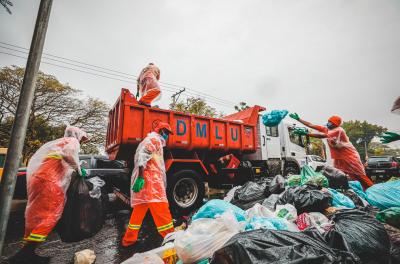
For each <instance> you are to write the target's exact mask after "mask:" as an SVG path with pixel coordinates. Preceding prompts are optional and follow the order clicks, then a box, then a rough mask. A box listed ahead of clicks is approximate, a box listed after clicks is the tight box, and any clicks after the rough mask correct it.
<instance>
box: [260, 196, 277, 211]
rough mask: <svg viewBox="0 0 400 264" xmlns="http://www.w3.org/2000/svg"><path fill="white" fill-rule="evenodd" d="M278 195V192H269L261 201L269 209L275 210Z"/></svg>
mask: <svg viewBox="0 0 400 264" xmlns="http://www.w3.org/2000/svg"><path fill="white" fill-rule="evenodd" d="M279 196H280V195H279V194H271V195H270V196H269V197H268V198H267V199H265V200H264V201H263V202H262V205H263V206H265V207H266V208H268V209H269V210H271V211H275V205H276V202H277V201H278V199H279Z"/></svg>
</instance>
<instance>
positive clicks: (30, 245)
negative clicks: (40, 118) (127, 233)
mask: <svg viewBox="0 0 400 264" xmlns="http://www.w3.org/2000/svg"><path fill="white" fill-rule="evenodd" d="M87 139H88V138H87V135H86V133H85V132H84V131H83V130H81V129H79V128H77V127H73V126H68V127H67V128H66V129H65V133H64V137H63V138H60V139H56V140H54V141H50V142H48V143H46V144H44V145H43V146H42V147H40V148H39V150H38V151H36V152H35V154H34V155H33V156H32V158H31V159H30V161H29V163H28V167H27V171H26V177H27V194H28V202H27V205H26V210H25V235H24V239H23V240H24V246H23V248H22V249H21V250H20V251H19V252H18V253H17V254H16V255H14V257H12V258H11V263H41V262H42V261H44V260H45V259H46V258H44V257H39V256H37V255H36V254H35V252H34V251H35V249H36V247H37V246H38V245H39V244H40V243H42V242H44V241H46V238H47V235H48V234H49V233H50V232H51V231H52V230H53V228H54V227H55V225H56V224H57V222H58V220H59V219H60V218H61V215H62V213H63V210H64V205H65V202H66V192H67V189H68V187H69V184H70V182H71V174H72V172H73V171H74V170H76V171H78V173H79V174H81V173H85V171H84V170H82V171H81V169H80V165H79V156H78V153H79V150H80V143H81V142H83V141H85V140H87Z"/></svg>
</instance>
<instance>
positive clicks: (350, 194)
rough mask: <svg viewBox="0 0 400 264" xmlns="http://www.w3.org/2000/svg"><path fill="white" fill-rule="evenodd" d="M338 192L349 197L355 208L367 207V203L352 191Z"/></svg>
mask: <svg viewBox="0 0 400 264" xmlns="http://www.w3.org/2000/svg"><path fill="white" fill-rule="evenodd" d="M340 192H341V193H343V194H344V195H346V196H347V197H349V198H350V199H351V200H352V201H353V203H354V205H355V206H356V207H359V208H363V207H366V206H368V205H369V203H368V202H367V201H366V200H364V199H362V198H361V197H360V196H358V194H357V193H356V192H355V191H353V189H347V190H340Z"/></svg>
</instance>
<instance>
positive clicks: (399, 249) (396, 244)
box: [383, 224, 400, 264]
mask: <svg viewBox="0 0 400 264" xmlns="http://www.w3.org/2000/svg"><path fill="white" fill-rule="evenodd" d="M383 226H384V227H385V229H386V232H387V233H388V235H389V240H390V244H391V245H392V247H391V249H390V258H391V261H392V262H391V263H392V264H394V263H400V230H399V229H398V228H395V227H393V226H391V225H388V224H383Z"/></svg>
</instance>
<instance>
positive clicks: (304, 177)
mask: <svg viewBox="0 0 400 264" xmlns="http://www.w3.org/2000/svg"><path fill="white" fill-rule="evenodd" d="M300 176H301V180H300V184H301V185H305V184H309V185H316V186H319V187H328V186H329V182H328V179H327V178H326V177H325V176H324V175H322V173H320V172H316V171H315V170H313V168H311V167H310V166H308V165H304V166H303V168H301V172H300Z"/></svg>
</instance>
